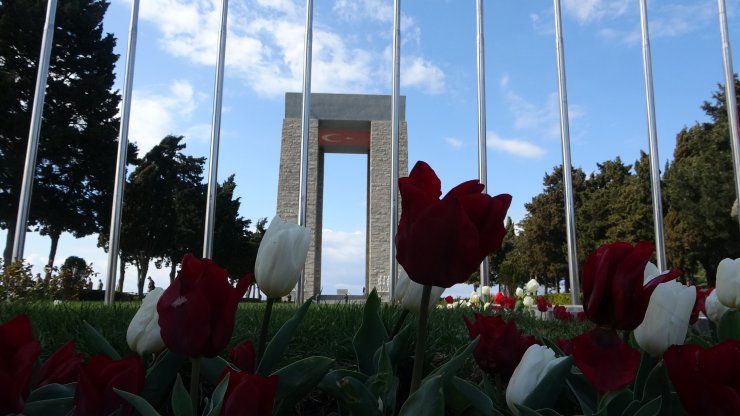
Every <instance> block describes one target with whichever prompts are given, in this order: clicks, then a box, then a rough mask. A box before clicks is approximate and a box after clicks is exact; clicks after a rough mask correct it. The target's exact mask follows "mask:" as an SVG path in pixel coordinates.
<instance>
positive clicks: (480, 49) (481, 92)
mask: <svg viewBox="0 0 740 416" xmlns="http://www.w3.org/2000/svg"><path fill="white" fill-rule="evenodd" d="M476 14H477V19H476V29H477V38H476V40H477V42H476V44H475V45H476V52H477V53H478V54H477V57H478V58H477V64H478V180H479V181H480V183H482V184H483V186H485V188H484V192H488V166H487V164H486V162H487V157H488V156H487V155H486V52H485V42H484V31H483V0H476ZM488 274H489V271H488V256H486V258H485V259H483V263H481V264H480V285H481V287H483V286H488V284H489V279H488Z"/></svg>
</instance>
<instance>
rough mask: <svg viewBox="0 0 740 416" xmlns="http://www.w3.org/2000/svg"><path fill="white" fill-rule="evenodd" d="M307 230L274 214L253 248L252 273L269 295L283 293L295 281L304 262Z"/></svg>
mask: <svg viewBox="0 0 740 416" xmlns="http://www.w3.org/2000/svg"><path fill="white" fill-rule="evenodd" d="M310 243H311V231H310V230H309V229H308V228H306V227H301V226H300V225H297V224H292V223H288V222H285V221H283V220H282V219H280V217H278V216H275V218H273V219H272V221H271V222H270V226H269V227H267V231H266V232H265V235H264V236H263V237H262V242H261V243H260V247H259V249H258V250H257V261H256V262H255V264H254V277H255V279H256V280H257V286H259V288H260V290H261V291H262V292H264V293H265V295H266V296H267V297H268V298H270V299H279V298H282V297H283V296H287V295H288V294H289V293H290V292H291V291H292V290H293V288H294V287H295V285H296V284H297V283H298V279H300V277H301V270H302V269H303V265H304V264H305V263H306V256H307V255H308V246H309V244H310Z"/></svg>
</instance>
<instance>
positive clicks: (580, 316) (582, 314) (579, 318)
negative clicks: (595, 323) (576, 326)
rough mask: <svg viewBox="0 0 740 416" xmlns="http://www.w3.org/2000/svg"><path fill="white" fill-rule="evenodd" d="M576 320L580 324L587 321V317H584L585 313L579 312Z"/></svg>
mask: <svg viewBox="0 0 740 416" xmlns="http://www.w3.org/2000/svg"><path fill="white" fill-rule="evenodd" d="M576 319H577V320H578V321H580V322H583V321H586V320H588V317H587V316H586V312H583V311H580V312H578V313H577V314H576Z"/></svg>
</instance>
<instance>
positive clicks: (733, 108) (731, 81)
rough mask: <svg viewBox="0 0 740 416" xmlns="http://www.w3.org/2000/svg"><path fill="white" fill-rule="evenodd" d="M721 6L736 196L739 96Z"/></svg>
mask: <svg viewBox="0 0 740 416" xmlns="http://www.w3.org/2000/svg"><path fill="white" fill-rule="evenodd" d="M717 6H718V7H719V29H720V33H721V35H722V60H723V62H724V68H725V102H726V107H727V120H728V124H729V127H730V147H731V148H732V168H733V171H734V173H735V196H736V197H740V149H739V147H740V146H738V144H740V139H739V138H738V131H737V98H736V97H735V76H734V74H735V72H734V71H733V70H732V49H730V35H729V31H728V30H727V11H726V10H725V0H717Z"/></svg>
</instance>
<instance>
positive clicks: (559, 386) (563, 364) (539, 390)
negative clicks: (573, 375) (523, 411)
mask: <svg viewBox="0 0 740 416" xmlns="http://www.w3.org/2000/svg"><path fill="white" fill-rule="evenodd" d="M560 360H561V361H560V362H559V363H557V364H556V365H555V366H553V367H552V368H550V370H549V371H548V372H547V374H546V375H545V376H544V377H543V378H542V380H541V381H540V382H539V384H537V386H536V387H535V389H534V390H533V391H532V392H531V393H530V394H529V395H528V396H527V398H526V399H525V400H524V403H523V404H524V405H525V406H527V407H529V408H531V409H546V408H549V407H550V406H553V405H554V404H555V403H556V402H557V400H558V398H559V397H560V393H561V392H562V391H563V385H565V379H566V378H567V377H568V376H569V375H570V369H571V368H572V367H573V357H566V358H560Z"/></svg>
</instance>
